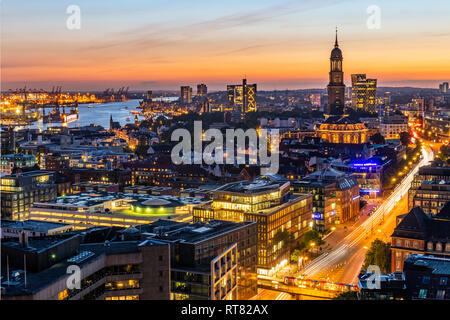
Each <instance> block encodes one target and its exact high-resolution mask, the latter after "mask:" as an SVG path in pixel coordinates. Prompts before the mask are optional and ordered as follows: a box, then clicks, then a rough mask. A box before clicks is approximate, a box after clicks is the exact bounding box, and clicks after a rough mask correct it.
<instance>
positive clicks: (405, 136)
mask: <svg viewBox="0 0 450 320" xmlns="http://www.w3.org/2000/svg"><path fill="white" fill-rule="evenodd" d="M410 139H411V136H410V135H409V133H408V132H400V141H401V142H402V144H403V145H404V146H408V144H409V140H410Z"/></svg>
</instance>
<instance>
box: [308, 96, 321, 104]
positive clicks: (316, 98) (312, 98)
mask: <svg viewBox="0 0 450 320" xmlns="http://www.w3.org/2000/svg"><path fill="white" fill-rule="evenodd" d="M321 99H322V95H321V94H320V93H311V94H310V95H309V101H310V102H311V104H312V105H313V106H317V107H320V106H321V105H322V101H321Z"/></svg>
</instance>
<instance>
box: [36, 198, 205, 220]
mask: <svg viewBox="0 0 450 320" xmlns="http://www.w3.org/2000/svg"><path fill="white" fill-rule="evenodd" d="M202 203H205V201H202V200H201V199H198V198H190V197H175V196H151V195H146V194H131V193H120V192H83V193H77V194H74V195H70V196H62V197H59V198H57V199H56V200H53V201H47V202H44V201H42V202H39V201H38V202H35V203H34V205H33V206H32V207H31V209H30V218H31V219H34V220H40V221H49V222H61V223H66V224H70V225H73V226H74V227H75V228H76V229H86V228H91V227H95V226H106V227H132V226H136V225H140V224H146V223H150V222H152V221H155V220H158V219H169V218H171V219H174V220H180V219H181V220H182V219H185V218H189V217H190V215H191V213H192V208H193V207H194V206H197V205H199V204H202Z"/></svg>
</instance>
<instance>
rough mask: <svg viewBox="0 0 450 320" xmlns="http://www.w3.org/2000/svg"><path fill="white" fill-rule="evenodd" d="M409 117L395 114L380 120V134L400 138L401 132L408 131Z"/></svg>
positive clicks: (385, 136) (387, 137)
mask: <svg viewBox="0 0 450 320" xmlns="http://www.w3.org/2000/svg"><path fill="white" fill-rule="evenodd" d="M408 131H409V127H408V117H406V116H403V115H398V114H396V115H393V116H388V117H383V118H381V120H380V134H381V135H382V136H383V137H384V138H385V139H400V133H402V132H408Z"/></svg>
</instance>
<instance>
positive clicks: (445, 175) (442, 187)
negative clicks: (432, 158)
mask: <svg viewBox="0 0 450 320" xmlns="http://www.w3.org/2000/svg"><path fill="white" fill-rule="evenodd" d="M449 184H450V166H448V165H446V164H444V163H438V162H433V163H432V164H431V165H429V166H424V167H420V168H419V172H417V173H416V174H415V175H414V179H413V181H412V182H411V188H410V189H409V190H408V208H409V210H411V209H412V208H413V207H415V206H417V205H420V207H421V208H422V209H423V210H424V211H425V213H427V214H432V215H434V214H436V213H437V212H439V211H440V208H441V207H442V206H443V205H444V204H445V202H447V201H448V199H449ZM416 195H417V196H416ZM416 201H417V205H416Z"/></svg>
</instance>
